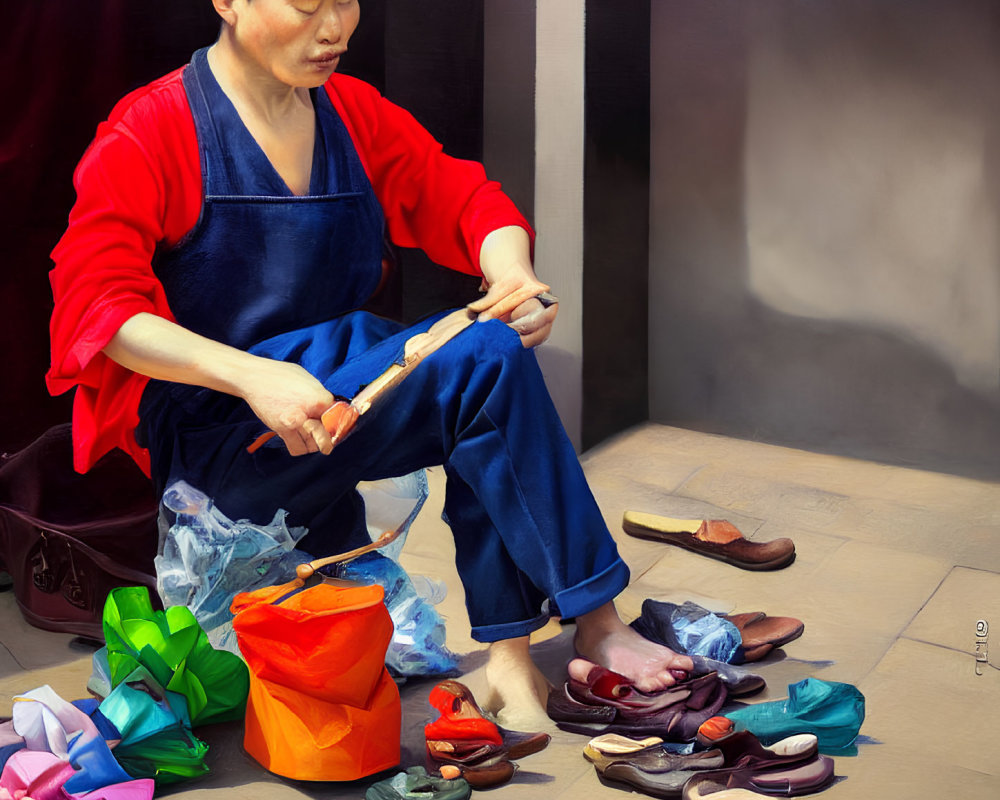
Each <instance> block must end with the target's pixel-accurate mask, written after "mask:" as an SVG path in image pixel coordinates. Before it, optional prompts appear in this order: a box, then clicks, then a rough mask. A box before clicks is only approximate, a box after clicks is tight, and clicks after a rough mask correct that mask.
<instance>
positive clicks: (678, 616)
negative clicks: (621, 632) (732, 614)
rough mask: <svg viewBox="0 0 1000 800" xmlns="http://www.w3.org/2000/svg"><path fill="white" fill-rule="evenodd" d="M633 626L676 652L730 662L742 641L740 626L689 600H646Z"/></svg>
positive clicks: (650, 638) (652, 639)
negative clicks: (677, 602)
mask: <svg viewBox="0 0 1000 800" xmlns="http://www.w3.org/2000/svg"><path fill="white" fill-rule="evenodd" d="M632 627H633V628H635V630H637V631H638V632H639V633H640V634H642V635H643V636H645V637H646V638H647V639H649V640H650V641H653V642H658V643H659V644H662V645H665V646H666V647H669V648H670V649H671V650H673V651H675V652H677V653H684V654H685V655H692V656H693V655H698V656H705V657H706V658H712V659H715V660H716V661H724V662H726V663H727V664H729V663H732V661H733V659H734V658H736V656H737V653H738V652H739V651H740V647H741V646H742V644H743V637H742V636H741V635H740V632H739V629H738V628H737V627H736V626H735V625H733V623H731V622H730V621H729V620H726V619H723V618H722V617H720V616H718V615H716V614H713V613H712V612H711V611H709V610H708V609H707V608H703V607H702V606H700V605H698V604H697V603H692V602H691V601H690V600H688V601H686V602H685V603H683V604H682V605H677V604H676V603H668V602H663V601H659V600H652V599H647V600H644V601H643V603H642V614H641V616H639V618H638V619H636V620H634V621H633V622H632Z"/></svg>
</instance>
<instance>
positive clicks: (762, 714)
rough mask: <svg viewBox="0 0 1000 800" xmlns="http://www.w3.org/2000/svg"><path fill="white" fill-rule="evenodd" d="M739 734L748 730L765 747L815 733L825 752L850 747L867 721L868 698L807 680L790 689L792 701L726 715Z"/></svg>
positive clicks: (846, 688) (848, 686) (842, 686)
mask: <svg viewBox="0 0 1000 800" xmlns="http://www.w3.org/2000/svg"><path fill="white" fill-rule="evenodd" d="M725 716H726V717H728V718H729V719H731V720H732V721H733V723H734V725H735V727H736V730H740V731H742V730H748V731H750V732H751V733H753V734H754V735H756V736H757V738H758V739H760V740H761V742H762V743H764V744H765V745H768V744H773V743H774V742H777V741H778V740H780V739H784V738H785V737H786V736H792V735H793V734H796V733H814V734H816V738H817V739H819V746H820V748H821V749H828V750H829V749H837V748H842V747H847V746H849V745H850V744H851V743H852V742H853V741H854V740H855V739H856V738H857V736H858V732H859V731H860V730H861V723H862V722H864V719H865V696H864V695H863V694H861V692H860V691H858V689H857V687H855V686H853V685H851V684H849V683H835V682H832V681H822V680H820V679H819V678H806V679H805V680H802V681H799V682H798V683H792V684H789V686H788V697H787V699H785V700H775V701H773V702H770V703H756V704H754V705H749V706H746V707H745V708H740V709H737V710H736V711H730V712H728V713H727V714H725Z"/></svg>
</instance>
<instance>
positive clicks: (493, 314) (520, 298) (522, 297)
mask: <svg viewBox="0 0 1000 800" xmlns="http://www.w3.org/2000/svg"><path fill="white" fill-rule="evenodd" d="M538 292H539V289H538V286H537V285H530V286H521V287H520V288H518V289H516V290H514V291H513V292H511V293H510V294H507V295H506V296H505V297H503V298H501V299H500V300H498V301H497V302H495V303H494V304H493V305H492V306H490V307H489V308H487V309H485V310H484V311H482V312H480V314H479V321H480V322H485V321H486V320H489V319H503V318H504V317H506V316H507V315H508V314H510V313H511V312H512V311H513V310H514V309H515V308H517V307H518V306H519V305H521V304H522V303H524V302H526V301H528V300H531V299H532V298H533V297H534V296H535V295H537V294H538Z"/></svg>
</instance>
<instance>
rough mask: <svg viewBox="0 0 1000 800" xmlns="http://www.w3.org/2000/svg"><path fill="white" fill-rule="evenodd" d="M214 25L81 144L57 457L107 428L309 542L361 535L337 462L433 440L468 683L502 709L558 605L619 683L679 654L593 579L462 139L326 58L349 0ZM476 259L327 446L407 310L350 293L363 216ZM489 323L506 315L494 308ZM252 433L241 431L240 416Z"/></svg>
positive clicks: (488, 197) (578, 516) (608, 564)
mask: <svg viewBox="0 0 1000 800" xmlns="http://www.w3.org/2000/svg"><path fill="white" fill-rule="evenodd" d="M212 1H213V3H214V5H215V8H216V10H217V11H218V13H219V15H220V16H221V18H222V26H221V33H220V36H219V39H218V41H217V42H216V43H215V44H214V45H212V46H211V47H208V48H206V49H203V50H199V51H198V52H196V53H195V54H194V56H193V58H192V59H191V62H190V63H189V64H188V65H187V66H185V67H183V68H182V69H178V70H177V71H175V72H172V73H171V74H169V75H167V76H165V77H163V78H161V79H160V80H157V81H155V82H153V83H151V84H150V85H148V86H145V87H143V88H141V89H138V90H137V91H135V92H133V93H132V94H130V95H128V96H127V97H126V98H125V99H123V100H122V101H121V102H120V103H119V104H118V105H117V106H116V107H115V109H114V110H113V111H112V113H111V116H110V117H109V119H108V121H107V122H105V123H102V124H101V126H100V127H99V128H98V131H97V136H96V138H95V140H94V142H93V143H92V144H91V146H90V148H89V149H88V150H87V152H86V154H85V155H84V157H83V160H82V161H81V163H80V165H79V167H78V169H77V172H76V175H75V185H76V190H77V201H76V204H75V206H74V208H73V211H72V213H71V215H70V221H69V227H68V230H67V231H66V233H65V235H64V236H63V237H62V239H61V240H60V242H59V244H58V245H57V246H56V248H55V250H54V251H53V259H54V261H55V268H54V270H53V272H52V286H53V292H54V296H55V309H54V312H53V316H52V327H51V331H52V366H51V369H50V372H49V374H48V376H47V379H48V385H49V388H50V390H51V391H52V392H54V393H58V392H63V391H66V390H68V389H70V388H72V387H74V386H75V387H76V396H75V400H74V414H73V425H74V449H75V464H76V467H77V469H78V470H80V471H85V470H86V469H88V468H89V467H90V466H91V465H92V464H93V463H94V462H95V461H96V460H97V459H98V458H99V457H100V456H101V455H102V454H103V453H105V452H107V451H108V450H110V449H111V448H113V447H120V448H122V449H124V450H126V451H127V452H128V453H130V454H131V455H132V456H133V457H134V458H135V460H136V461H137V463H138V464H139V465H140V466H141V467H143V468H144V469H145V470H146V471H147V472H148V473H149V474H150V475H151V477H152V479H153V482H154V485H155V487H156V490H157V492H158V493H162V492H163V490H164V489H165V488H166V486H168V485H169V484H171V483H172V482H174V481H175V480H179V479H184V480H186V481H187V482H188V483H190V484H191V485H193V486H196V487H197V488H199V489H201V490H202V491H203V492H205V493H206V494H207V495H209V496H210V497H212V498H213V499H214V501H215V503H216V505H217V506H218V507H219V508H220V510H221V511H222V512H223V513H225V514H226V515H227V516H229V517H230V518H232V519H239V518H248V519H251V520H252V521H254V522H258V523H267V522H268V521H269V520H270V519H271V517H272V515H273V513H274V511H275V510H276V509H277V508H279V507H281V508H285V509H287V510H288V512H289V515H288V523H289V524H291V525H302V526H306V527H308V528H309V534H308V535H307V536H306V537H305V538H304V539H303V540H302V542H301V547H302V549H304V550H305V551H307V552H309V553H311V554H313V555H314V556H325V555H330V554H333V553H338V552H342V551H345V550H348V549H351V548H353V547H355V546H357V545H358V544H360V543H364V542H367V541H368V538H367V534H366V532H365V526H364V510H363V505H362V504H361V501H360V497H359V495H358V493H357V491H356V488H355V487H356V485H357V483H358V481H361V480H374V479H380V478H385V477H390V476H397V475H402V474H406V473H408V472H411V471H413V470H416V469H420V468H422V467H427V466H432V465H438V464H443V465H444V469H445V472H446V475H447V499H446V502H445V518H446V520H447V522H448V524H449V525H450V527H451V530H452V532H453V534H454V537H455V546H456V561H457V567H458V572H459V575H460V576H461V579H462V582H463V584H464V586H465V592H466V598H467V605H468V609H469V617H470V620H471V623H472V633H473V636H474V637H475V638H476V639H477V640H479V641H483V642H490V643H492V644H491V648H490V660H489V663H488V666H487V680H488V682H489V685H490V694H489V696H488V697H486V698H485V703H484V705H485V706H486V707H487V708H488V709H490V710H492V711H494V712H498V713H500V716H501V719H502V720H506V721H507V722H508V723H511V724H519V725H522V726H525V725H526V723H527V722H528V721H529V720H530V719H531V718H532V717H534V718H536V719H537V717H538V716H539V715H540V714H541V713H543V712H542V707H543V706H544V701H545V695H546V691H547V684H546V681H545V679H544V677H543V676H542V675H541V673H540V672H539V671H538V670H537V668H535V666H534V665H533V664H532V662H531V660H530V657H529V652H528V635H529V634H530V633H531V631H533V630H535V629H537V628H539V627H541V626H542V625H543V624H544V623H545V621H546V620H547V618H548V616H549V615H550V614H559V615H561V616H564V617H576V618H577V633H576V647H577V650H578V651H579V653H580V654H581V655H582V656H584V657H586V658H589V659H590V660H592V661H595V662H598V663H600V664H603V665H604V666H606V667H609V668H611V669H613V670H615V671H617V672H620V673H623V674H625V675H627V676H629V677H631V678H633V679H635V680H636V681H637V683H638V685H639V686H640V687H641V688H644V689H657V688H661V687H664V686H667V685H670V684H671V683H673V682H674V677H673V675H672V674H671V670H686V669H690V667H691V663H690V660H689V659H688V658H687V657H684V656H679V655H675V654H674V653H673V652H672V651H670V650H668V649H666V648H664V647H661V646H659V645H655V644H652V643H650V642H648V641H646V640H645V639H643V638H641V637H640V636H639V635H638V634H636V633H635V632H634V631H632V630H631V629H630V628H629V627H628V626H626V625H625V624H624V623H623V622H622V621H621V620H620V618H619V617H618V614H617V612H616V610H615V607H614V604H613V598H614V597H615V596H616V595H617V594H618V593H619V592H620V591H621V590H622V589H623V588H624V587H625V586H626V585H627V582H628V577H629V572H628V568H627V567H626V565H625V564H624V562H623V561H622V560H621V559H620V557H619V556H618V553H617V550H616V547H615V544H614V541H613V540H612V538H611V535H610V533H609V532H608V529H607V527H606V526H605V524H604V521H603V519H602V516H601V513H600V511H599V509H598V507H597V504H596V502H595V501H594V498H593V496H592V494H591V492H590V490H589V488H588V487H587V484H586V481H585V478H584V475H583V471H582V469H581V467H580V464H579V462H578V460H577V458H576V455H575V453H574V451H573V448H572V446H571V444H570V442H569V440H568V439H567V437H566V435H565V432H564V431H563V429H562V426H561V424H560V422H559V419H558V417H557V414H556V412H555V409H554V407H553V405H552V402H551V400H550V398H549V396H548V393H547V391H546V388H545V385H544V383H543V380H542V376H541V373H540V371H539V369H538V365H537V363H536V360H535V357H534V352H533V350H532V349H531V348H532V347H534V346H535V345H537V344H539V343H540V342H542V341H543V340H544V339H545V338H546V337H547V336H548V333H549V331H550V329H551V326H552V323H553V320H554V318H555V315H556V311H557V308H558V306H556V305H553V306H550V307H548V308H543V306H542V304H541V303H540V302H539V300H538V299H536V298H537V295H538V294H539V293H540V292H544V291H546V290H547V289H548V288H549V287H547V286H546V285H545V284H543V283H541V282H540V281H539V280H538V279H537V277H536V276H535V272H534V269H533V267H532V263H531V237H532V235H533V234H532V232H531V230H530V227H529V226H528V224H527V222H526V221H525V220H524V218H523V217H522V216H521V215H520V214H519V213H518V211H517V210H516V209H515V208H514V206H513V205H512V203H511V202H510V201H509V199H508V198H507V197H506V196H505V195H504V194H503V193H502V192H501V191H500V188H499V185H498V184H496V183H494V182H491V181H488V180H487V179H486V176H485V174H484V172H483V169H482V167H481V166H480V165H478V164H475V163H472V162H468V161H459V160H455V159H452V158H449V157H447V156H445V155H444V154H443V153H442V152H441V148H440V146H439V145H438V144H437V143H436V142H435V141H434V140H433V139H432V138H431V136H430V135H429V134H428V133H427V132H426V131H425V130H424V129H423V128H421V127H420V125H419V124H418V123H417V122H416V121H415V120H414V119H413V118H412V117H411V116H410V115H409V114H408V113H406V112H405V111H403V110H402V109H400V108H399V107H397V106H395V105H393V104H392V103H390V102H388V101H387V100H385V99H384V98H383V97H381V96H380V95H379V94H378V93H377V92H376V91H375V90H374V89H373V88H371V87H370V86H368V85H366V84H364V83H362V82H360V81H358V80H355V79H352V78H349V77H346V76H343V75H338V74H336V72H335V70H336V67H337V64H338V61H339V59H340V57H341V55H343V53H344V52H345V51H346V50H347V44H348V40H349V39H350V36H351V34H352V33H353V31H354V29H355V27H356V26H357V24H358V21H359V14H360V9H359V4H358V2H357V0H212ZM384 230H387V232H388V236H389V237H390V239H391V240H392V241H393V242H394V243H396V244H398V245H400V246H404V247H414V246H415V247H421V248H423V249H424V250H425V251H426V252H427V253H428V255H429V256H430V257H431V258H432V259H433V260H434V261H436V262H438V263H440V264H443V265H446V266H448V267H451V268H454V269H456V270H461V271H464V272H467V273H471V274H477V275H482V276H483V279H484V281H485V283H486V284H487V285H488V291H486V293H485V295H484V296H483V297H482V298H481V299H479V300H477V301H476V302H475V303H473V304H471V305H470V306H469V308H470V309H471V310H472V311H473V312H475V313H477V314H478V315H479V318H478V319H479V321H478V322H476V323H475V324H473V325H472V326H471V327H470V328H468V329H467V330H465V331H463V332H462V333H461V334H459V335H458V336H457V337H455V338H454V339H453V340H451V341H450V342H449V343H448V344H446V345H445V346H444V347H442V348H441V349H440V350H438V351H437V352H435V353H433V354H432V355H430V356H429V357H428V358H426V359H425V360H424V362H423V363H422V364H421V365H420V367H419V369H417V370H415V371H414V372H413V373H412V374H411V375H410V376H409V377H408V378H407V379H406V380H405V381H403V383H402V384H400V385H399V386H398V387H397V388H396V389H395V390H394V391H393V393H392V395H391V397H390V398H389V399H388V400H387V401H386V402H384V403H382V404H381V405H380V406H377V407H375V408H373V409H372V411H370V412H369V413H368V414H366V415H365V416H364V417H363V418H362V421H361V422H360V423H359V425H358V427H357V429H356V430H355V431H354V432H353V433H352V434H351V435H350V436H349V437H347V438H346V439H344V440H343V441H342V442H340V443H339V444H338V445H337V447H336V448H334V447H333V442H332V441H331V438H330V435H329V433H328V432H327V431H326V429H325V428H324V426H323V425H322V423H321V422H320V416H321V414H322V413H323V411H324V410H325V409H327V408H328V407H329V406H330V405H331V404H332V403H333V401H334V398H335V396H340V397H352V396H353V395H354V394H355V393H356V392H357V391H358V389H359V388H360V387H361V386H363V385H364V384H366V383H368V382H369V381H371V380H372V379H373V378H374V377H375V376H377V375H378V374H380V373H381V372H382V371H383V370H384V369H385V368H386V367H387V366H389V365H390V364H391V363H393V361H394V360H395V359H396V358H398V356H399V354H400V350H401V348H402V343H403V342H404V341H405V340H406V339H407V338H408V337H409V336H412V335H413V334H415V333H418V332H421V331H423V330H426V329H427V328H428V327H429V326H430V324H431V323H432V322H433V320H427V321H425V322H423V323H419V324H417V325H415V326H412V327H410V328H405V327H404V326H402V325H400V324H398V323H395V322H392V321H389V320H385V319H381V318H378V317H375V316H373V315H371V314H368V313H365V312H362V311H359V310H358V309H359V308H360V307H361V306H362V305H363V304H365V302H366V301H367V300H368V299H369V297H370V296H371V295H372V293H373V291H374V290H375V288H376V286H377V284H378V283H379V279H380V275H381V253H382V242H383V232H384ZM505 323H509V324H505ZM268 429H270V430H272V431H275V432H276V433H277V434H278V437H280V438H275V439H273V440H272V441H271V442H270V443H269V444H268V445H266V446H264V447H262V448H260V449H259V450H257V451H256V452H253V453H250V452H248V451H247V445H248V444H250V442H252V441H253V440H254V439H255V438H256V437H257V436H259V435H260V434H261V433H263V432H264V431H265V430H268Z"/></svg>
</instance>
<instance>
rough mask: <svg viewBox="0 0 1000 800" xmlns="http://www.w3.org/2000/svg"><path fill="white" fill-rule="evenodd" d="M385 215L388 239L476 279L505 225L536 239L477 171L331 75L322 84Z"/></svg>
mask: <svg viewBox="0 0 1000 800" xmlns="http://www.w3.org/2000/svg"><path fill="white" fill-rule="evenodd" d="M326 86H327V92H328V93H329V95H330V99H331V101H332V102H333V104H334V107H335V108H337V110H338V112H340V115H341V117H342V118H343V119H344V122H345V124H346V125H347V128H348V131H349V132H350V134H351V138H352V139H353V140H354V145H355V147H356V148H357V150H358V153H359V154H360V155H361V160H362V162H363V163H364V165H365V169H366V170H367V172H368V177H369V178H370V179H371V182H372V186H373V188H374V189H375V195H376V196H377V197H378V200H379V203H380V204H381V206H382V209H383V211H384V212H385V218H386V225H387V227H388V230H389V237H390V239H392V241H393V242H394V243H395V244H398V245H400V246H402V247H419V248H420V249H421V250H423V251H424V252H425V253H427V255H428V256H429V257H430V259H431V260H432V261H434V262H435V263H438V264H441V265H443V266H446V267H450V268H451V269H455V270H459V271H461V272H467V273H470V274H473V275H479V274H481V271H480V268H479V251H480V249H481V248H482V244H483V239H485V238H486V236H487V235H488V234H489V233H490V232H492V231H494V230H496V229H497V228H502V227H504V226H507V225H518V226H520V227H522V228H524V229H525V230H526V231H527V232H528V235H529V237H531V239H532V242H534V231H533V230H532V228H531V226H530V225H529V224H528V221H527V220H526V219H525V218H524V217H523V216H522V215H521V213H520V212H519V211H518V210H517V208H516V207H515V206H514V204H513V202H511V200H510V198H508V197H507V195H505V194H504V193H503V192H502V191H501V189H500V184H499V183H497V182H496V181H491V180H487V178H486V172H485V170H484V169H483V166H482V164H479V163H477V162H475V161H463V160H461V159H457V158H451V157H450V156H447V155H445V154H444V152H443V151H442V148H441V145H440V144H439V143H438V142H437V141H436V140H435V139H434V137H432V136H431V135H430V134H429V133H428V132H427V131H426V130H425V129H424V128H423V126H421V125H420V123H419V122H417V121H416V120H415V119H414V118H413V116H412V115H411V114H410V113H409V112H407V111H405V110H404V109H402V108H400V107H399V106H397V105H395V104H393V103H391V102H389V101H388V100H386V99H385V98H384V97H382V96H381V95H380V94H379V93H378V92H377V91H376V90H375V89H374V88H373V87H371V86H369V85H368V84H366V83H363V82H362V81H359V80H357V79H355V78H351V77H348V76H346V75H339V74H337V73H334V75H333V76H332V77H331V78H330V80H329V81H328V82H327V84H326Z"/></svg>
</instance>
